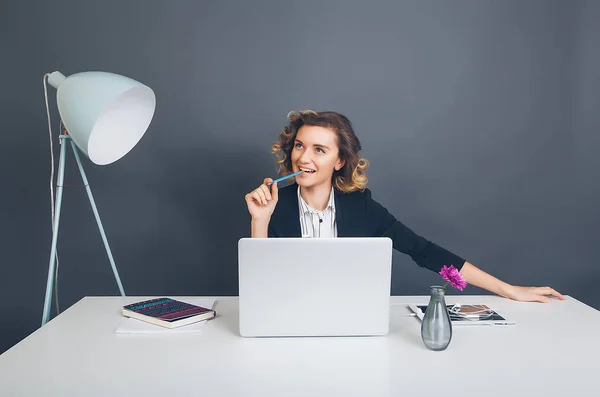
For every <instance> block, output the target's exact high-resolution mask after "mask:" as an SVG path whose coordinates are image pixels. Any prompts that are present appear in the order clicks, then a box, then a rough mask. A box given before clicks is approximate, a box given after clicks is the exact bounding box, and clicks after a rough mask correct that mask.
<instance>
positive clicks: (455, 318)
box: [408, 305, 515, 326]
mask: <svg viewBox="0 0 600 397" xmlns="http://www.w3.org/2000/svg"><path fill="white" fill-rule="evenodd" d="M408 307H409V308H410V310H412V311H413V312H414V313H415V314H416V315H417V317H418V318H419V319H420V320H421V321H422V320H423V317H424V316H425V311H426V310H427V305H408ZM447 308H448V313H449V314H450V321H451V322H452V325H457V326H459V325H460V326H462V325H515V322H514V321H513V320H511V319H510V318H508V317H506V316H504V315H502V314H500V313H498V312H496V311H495V310H493V309H491V308H490V307H489V306H487V305H447Z"/></svg>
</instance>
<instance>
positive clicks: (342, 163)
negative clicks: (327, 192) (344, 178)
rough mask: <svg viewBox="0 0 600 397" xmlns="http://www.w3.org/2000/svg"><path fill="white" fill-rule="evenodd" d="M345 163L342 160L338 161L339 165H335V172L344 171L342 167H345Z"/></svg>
mask: <svg viewBox="0 0 600 397" xmlns="http://www.w3.org/2000/svg"><path fill="white" fill-rule="evenodd" d="M344 163H345V162H344V160H342V159H338V161H337V163H335V167H334V168H335V170H336V171H339V170H341V169H342V167H343V166H344Z"/></svg>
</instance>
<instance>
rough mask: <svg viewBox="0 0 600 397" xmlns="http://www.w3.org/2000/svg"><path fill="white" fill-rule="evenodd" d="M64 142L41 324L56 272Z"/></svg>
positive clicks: (45, 315)
mask: <svg viewBox="0 0 600 397" xmlns="http://www.w3.org/2000/svg"><path fill="white" fill-rule="evenodd" d="M66 145H67V143H66V142H61V145H60V158H59V160H58V180H57V183H56V203H55V209H54V224H53V225H52V248H51V249H50V263H49V264H48V280H47V281H46V297H45V299H44V311H43V313H42V326H44V324H46V323H47V322H48V320H49V319H50V304H51V302H52V300H51V296H52V289H53V288H54V273H55V272H56V243H57V241H58V240H57V239H58V224H59V221H60V208H61V205H62V193H63V182H64V177H65V157H66Z"/></svg>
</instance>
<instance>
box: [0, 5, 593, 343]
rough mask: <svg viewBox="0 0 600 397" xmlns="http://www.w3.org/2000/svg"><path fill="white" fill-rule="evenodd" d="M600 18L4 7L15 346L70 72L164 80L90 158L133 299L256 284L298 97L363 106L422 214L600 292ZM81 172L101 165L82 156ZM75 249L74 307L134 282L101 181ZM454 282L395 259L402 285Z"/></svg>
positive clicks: (420, 11)
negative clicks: (112, 142)
mask: <svg viewBox="0 0 600 397" xmlns="http://www.w3.org/2000/svg"><path fill="white" fill-rule="evenodd" d="M599 17H600V9H599V6H598V3H597V2H593V1H589V2H583V1H533V0H530V1H526V2H523V1H458V0H454V1H390V2H382V1H379V2H363V1H341V0H340V1H323V2H322V1H304V2H283V1H279V0H272V1H252V2H250V1H241V0H238V1H218V2H216V1H182V0H180V1H166V0H164V1H159V0H153V1H149V0H144V1H142V0H139V1H106V0H105V1H102V2H87V1H85V2H83V1H77V0H59V1H53V2H46V1H19V2H17V1H11V2H9V3H8V5H7V4H6V2H5V3H3V5H2V8H1V9H0V32H1V35H0V44H1V49H2V51H1V53H2V62H0V65H1V66H0V67H1V68H2V77H3V82H2V83H3V84H2V91H1V92H2V94H1V95H0V112H1V117H0V123H1V131H2V140H1V141H0V148H1V150H2V153H1V156H0V166H1V167H0V172H1V173H2V174H1V175H2V179H3V182H2V183H1V184H0V189H1V193H2V194H1V195H0V197H1V204H2V205H1V206H0V215H1V218H0V219H1V220H2V225H3V227H2V228H0V233H1V234H0V241H2V244H1V247H2V255H1V262H0V266H1V269H2V273H1V274H2V277H0V298H1V299H2V301H3V302H5V303H4V304H3V305H1V306H0V318H2V327H0V352H1V351H4V350H6V349H7V348H9V347H10V346H12V345H13V344H15V343H17V342H18V341H19V340H21V339H22V338H23V337H25V336H27V335H28V334H30V333H31V332H33V331H34V330H35V329H36V328H37V327H38V326H39V322H40V318H41V313H42V304H43V299H44V289H45V282H46V277H47V266H48V255H49V248H50V241H51V234H50V230H51V229H50V211H49V210H50V199H49V173H50V168H49V164H50V157H49V143H48V129H47V125H46V115H45V106H44V97H43V86H42V76H43V74H44V73H46V72H51V71H54V70H60V71H62V72H63V73H65V74H67V75H68V74H72V73H75V72H79V71H86V70H104V71H111V72H115V73H120V74H123V75H126V76H131V77H133V78H135V79H138V80H140V81H142V82H144V83H146V84H148V85H149V86H151V87H152V88H153V89H154V90H155V92H156V94H157V99H158V106H157V111H156V115H155V119H154V121H153V123H152V125H151V126H150V129H149V130H148V132H147V134H146V135H145V137H144V138H143V140H142V141H141V142H140V144H139V145H138V146H136V147H135V149H134V150H133V151H132V152H131V153H130V154H129V155H128V156H126V157H125V158H123V159H122V160H120V161H119V162H117V163H115V164H113V165H110V166H106V167H100V166H95V165H93V164H92V163H91V162H89V161H88V160H87V159H86V160H85V162H84V164H85V167H86V170H87V173H88V178H89V180H90V183H91V186H92V189H93V192H94V194H95V198H96V203H97V205H98V208H99V211H100V213H101V216H102V219H103V222H104V226H105V229H106V232H107V235H108V238H109V241H110V243H111V247H112V250H113V254H114V256H115V260H116V262H117V266H118V268H119V271H120V273H121V277H122V280H123V283H124V286H125V289H126V292H127V293H128V294H129V295H163V294H171V295H236V294H237V251H236V248H237V240H238V239H239V238H240V237H243V236H247V235H248V234H249V217H248V215H247V211H246V208H245V203H244V199H243V196H244V194H245V193H246V192H247V191H249V190H251V189H253V188H254V187H255V186H256V185H257V184H259V183H260V181H262V179H263V178H264V177H266V176H272V175H274V166H273V159H272V157H271V155H270V144H271V143H272V142H273V141H274V140H275V139H276V137H277V134H278V132H279V130H280V128H281V127H282V126H283V125H284V123H285V116H286V114H287V112H288V111H289V110H291V109H298V108H314V109H320V110H324V109H332V110H337V111H339V112H342V113H344V114H346V115H347V116H348V117H349V118H350V119H351V120H352V121H353V123H354V125H355V127H356V131H357V133H358V134H359V137H360V138H361V140H362V143H363V147H364V155H365V156H366V157H368V158H369V159H370V160H371V164H372V165H371V169H370V172H369V177H370V183H369V187H370V188H371V190H372V191H373V192H374V197H375V198H376V199H377V200H379V201H380V202H381V203H382V204H383V205H384V206H386V207H387V208H388V209H389V210H390V211H391V212H392V213H394V214H395V215H396V216H397V217H398V218H399V219H401V220H402V221H404V222H405V223H406V224H408V225H409V226H411V227H412V228H413V229H414V230H415V231H417V232H418V233H420V234H422V235H424V236H426V237H428V238H430V239H431V240H433V241H435V242H437V243H439V244H441V245H443V246H445V247H447V248H449V249H451V250H453V251H455V252H456V253H458V254H461V255H463V256H465V257H467V258H468V260H470V261H471V262H473V263H475V264H476V265H478V266H480V267H481V268H483V269H485V270H487V271H489V272H490V273H492V274H494V275H496V276H498V277H499V278H501V279H503V280H506V281H507V282H510V283H516V284H522V285H531V284H534V285H546V284H549V285H552V286H554V287H555V288H556V289H558V290H560V291H561V292H563V293H566V294H570V295H572V296H574V297H576V298H578V299H580V300H583V301H584V302H586V303H588V304H589V305H591V306H594V307H596V308H600V298H599V297H598V295H597V294H595V293H594V290H593V287H594V286H595V285H596V282H597V280H598V276H599V275H600V271H599V270H598V268H597V266H596V263H595V259H596V258H595V255H594V252H593V251H594V249H595V248H596V247H597V246H598V243H599V242H600V241H599V239H598V232H597V229H598V223H599V222H598V221H599V216H598V211H596V208H595V207H596V206H595V203H596V202H597V199H598V198H599V191H600V189H599V188H598V182H597V181H598V167H599V166H600V163H599V161H598V156H597V148H598V147H599V145H598V144H599V143H600V141H599V138H598V134H597V133H596V131H597V129H598V128H597V127H598V126H599V117H598V109H599V106H598V105H599V104H600V103H599V102H600V101H599V94H598V92H599V91H598V87H597V84H598V81H599V79H598V78H599V74H598V73H599V72H598V71H599V70H600V59H599V57H598V52H597V48H598V42H599V40H598V39H599V28H598V24H597V23H595V21H597V20H598V18H599ZM50 95H51V102H50V105H51V109H52V117H53V121H54V123H53V128H54V130H55V131H54V132H55V133H56V132H57V125H58V120H59V119H58V114H57V111H56V106H55V101H54V97H53V95H55V90H54V89H52V88H51V89H50ZM57 146H58V145H55V150H56V151H57V149H58V148H57ZM56 153H58V152H56ZM66 178H67V181H66V183H68V184H78V183H79V176H78V173H77V169H76V167H75V163H74V160H73V158H72V157H71V156H70V157H69V158H68V160H67V176H66ZM59 255H60V272H59V275H60V278H59V294H60V306H61V309H63V310H64V309H65V308H68V307H69V306H70V305H72V304H73V303H75V302H76V301H78V300H79V299H81V298H82V297H83V296H86V295H116V294H118V290H117V287H116V284H115V282H114V279H113V276H112V273H111V270H110V266H109V263H108V260H107V258H106V255H105V253H104V250H103V246H102V241H101V239H100V235H99V233H98V230H97V228H96V225H95V222H94V218H93V215H92V212H91V210H90V207H89V203H88V201H87V197H86V195H85V191H84V190H83V189H81V188H70V189H67V190H66V191H65V193H64V202H63V216H62V218H61V230H60V239H59ZM438 280H439V278H438V276H437V275H436V274H434V273H432V272H429V271H427V270H424V269H420V268H418V267H417V266H416V265H415V264H414V263H413V262H412V261H411V260H410V258H408V257H406V256H404V255H402V254H399V253H397V254H395V255H394V271H393V283H392V285H393V291H392V292H393V294H395V295H405V294H425V293H427V292H428V290H427V287H428V286H429V285H430V284H431V283H435V282H438ZM483 292H484V291H481V290H479V289H476V288H474V287H469V288H468V289H467V290H466V291H465V293H467V294H478V293H483Z"/></svg>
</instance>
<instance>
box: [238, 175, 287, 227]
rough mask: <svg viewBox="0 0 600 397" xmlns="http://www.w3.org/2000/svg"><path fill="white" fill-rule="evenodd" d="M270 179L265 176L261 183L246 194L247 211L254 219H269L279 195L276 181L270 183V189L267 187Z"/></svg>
mask: <svg viewBox="0 0 600 397" xmlns="http://www.w3.org/2000/svg"><path fill="white" fill-rule="evenodd" d="M272 181H273V179H271V178H265V180H264V182H263V184H262V185H260V186H259V187H257V188H256V189H254V190H253V191H251V192H250V193H248V194H246V204H247V205H248V212H250V215H251V216H252V219H253V220H255V221H257V220H269V219H271V215H273V211H274V210H275V206H276V205H277V200H278V198H279V195H278V187H277V183H274V184H272V185H271V189H269V183H271V182H272Z"/></svg>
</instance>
